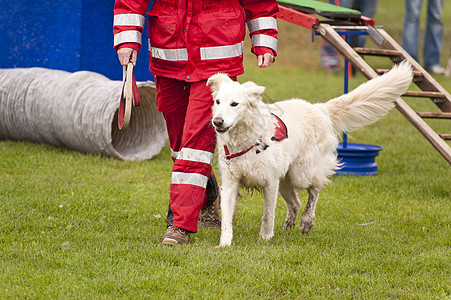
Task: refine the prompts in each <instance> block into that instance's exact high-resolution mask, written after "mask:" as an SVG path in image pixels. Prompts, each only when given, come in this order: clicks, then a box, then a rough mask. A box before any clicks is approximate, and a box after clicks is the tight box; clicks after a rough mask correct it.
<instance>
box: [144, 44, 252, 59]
mask: <svg viewBox="0 0 451 300" xmlns="http://www.w3.org/2000/svg"><path fill="white" fill-rule="evenodd" d="M243 48H244V42H240V43H237V44H235V45H229V46H218V47H203V48H200V59H201V60H209V59H222V58H231V57H237V56H240V55H242V54H243ZM149 49H150V50H149V51H150V52H151V54H152V57H153V58H159V59H162V60H167V61H187V60H188V51H187V49H186V48H178V49H163V48H156V47H152V46H150V42H149Z"/></svg>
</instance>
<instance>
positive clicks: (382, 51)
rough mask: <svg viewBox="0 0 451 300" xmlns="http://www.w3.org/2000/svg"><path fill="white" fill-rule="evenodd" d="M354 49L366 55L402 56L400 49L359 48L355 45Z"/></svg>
mask: <svg viewBox="0 0 451 300" xmlns="http://www.w3.org/2000/svg"><path fill="white" fill-rule="evenodd" d="M354 51H355V52H357V53H359V54H364V55H374V56H402V53H401V52H400V51H396V50H389V49H371V48H359V47H355V48H354Z"/></svg>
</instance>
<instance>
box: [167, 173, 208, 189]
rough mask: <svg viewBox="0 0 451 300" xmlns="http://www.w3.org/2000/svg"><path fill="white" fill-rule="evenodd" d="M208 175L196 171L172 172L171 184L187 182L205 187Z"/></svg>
mask: <svg viewBox="0 0 451 300" xmlns="http://www.w3.org/2000/svg"><path fill="white" fill-rule="evenodd" d="M207 182H208V177H206V176H204V175H201V174H197V173H182V172H172V179H171V184H188V185H194V186H199V187H201V188H206V187H207Z"/></svg>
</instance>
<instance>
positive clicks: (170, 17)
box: [147, 11, 180, 48]
mask: <svg viewBox="0 0 451 300" xmlns="http://www.w3.org/2000/svg"><path fill="white" fill-rule="evenodd" d="M147 15H148V16H149V40H150V45H151V46H152V47H158V48H173V47H174V46H175V45H176V44H177V41H178V40H179V31H180V28H179V27H180V25H179V24H178V16H177V15H176V14H167V13H166V14H165V13H162V12H159V11H150V12H148V13H147Z"/></svg>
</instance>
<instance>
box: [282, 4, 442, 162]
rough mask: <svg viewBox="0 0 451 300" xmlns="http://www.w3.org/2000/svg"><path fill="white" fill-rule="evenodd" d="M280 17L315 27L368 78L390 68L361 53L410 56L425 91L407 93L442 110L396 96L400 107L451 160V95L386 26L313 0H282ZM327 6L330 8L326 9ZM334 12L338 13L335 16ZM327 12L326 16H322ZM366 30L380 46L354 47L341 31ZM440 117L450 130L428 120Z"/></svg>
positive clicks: (394, 59)
mask: <svg viewBox="0 0 451 300" xmlns="http://www.w3.org/2000/svg"><path fill="white" fill-rule="evenodd" d="M279 9H280V13H279V15H278V18H279V19H282V20H285V21H288V22H291V23H294V24H296V25H300V26H303V27H305V28H308V29H311V30H314V31H315V32H316V33H317V34H319V35H320V36H321V37H322V38H324V39H325V40H326V41H327V42H328V43H329V44H330V45H332V46H333V47H334V48H335V49H336V50H337V51H338V52H340V53H341V54H342V55H343V56H344V57H345V58H346V59H347V60H348V61H349V62H350V63H351V64H352V65H353V66H354V67H355V68H356V69H357V70H359V71H360V72H362V74H363V75H364V76H365V77H366V78H367V79H372V78H375V77H377V76H378V75H380V74H383V73H384V72H386V71H388V70H381V69H373V68H372V67H371V66H370V65H369V64H368V63H367V62H366V61H365V60H364V58H362V56H361V55H366V56H369V55H376V56H382V57H387V58H388V59H390V60H391V61H392V62H393V63H398V62H400V61H403V60H408V61H409V62H410V63H411V65H412V67H413V69H414V75H415V77H414V80H413V82H414V83H415V84H416V85H417V86H418V87H419V89H420V90H421V91H407V92H406V93H405V94H404V95H403V97H404V96H405V97H421V98H429V99H430V100H431V101H432V102H433V103H434V104H435V105H436V106H437V107H438V108H439V109H440V111H441V112H415V111H414V110H413V109H412V108H411V107H410V106H409V105H408V103H407V102H406V101H404V100H403V99H402V98H398V99H397V100H396V108H397V109H398V110H399V111H400V112H401V114H403V115H404V117H406V118H407V120H409V121H410V123H412V125H413V126H415V128H416V129H417V130H418V131H419V132H420V133H421V134H422V135H423V136H424V137H425V138H426V139H427V140H428V141H429V142H430V143H431V144H432V145H433V146H434V147H435V149H437V151H438V152H439V153H440V154H441V155H442V156H443V157H444V158H445V159H446V160H447V161H448V163H449V164H451V147H450V145H449V144H448V143H447V141H451V122H450V120H451V95H450V94H449V93H448V92H447V91H446V90H445V89H444V88H443V87H442V86H441V85H440V84H439V83H438V82H437V81H436V80H435V79H434V78H433V77H432V76H431V75H430V74H429V73H428V72H426V71H425V70H424V69H423V67H421V65H420V64H418V62H417V61H415V60H414V59H413V58H412V57H411V56H410V55H409V54H408V53H407V52H406V51H405V50H404V49H403V48H402V47H401V46H400V45H399V44H398V43H397V42H396V41H395V40H394V39H393V38H392V37H391V36H390V35H389V34H388V33H387V32H386V31H385V30H384V29H382V28H375V27H373V26H374V21H373V20H371V19H368V18H364V17H361V19H360V20H357V21H356V11H354V10H349V12H348V13H349V14H350V17H346V16H345V14H346V9H344V8H340V10H338V11H337V9H336V6H334V5H326V6H325V3H323V2H317V1H313V0H283V1H279ZM325 10H330V11H329V12H325ZM334 14H336V15H337V18H335V16H334ZM324 16H326V17H327V19H326V20H321V17H324ZM353 30H358V31H365V32H366V33H367V34H368V35H369V36H370V37H371V38H372V40H373V41H374V43H375V44H376V45H377V46H378V48H376V49H368V48H352V47H351V46H350V45H349V44H348V43H346V41H345V40H344V39H343V37H342V36H341V35H340V32H344V31H353ZM430 118H434V119H440V120H442V121H443V122H449V123H450V126H449V130H450V132H449V133H437V132H435V131H434V130H433V129H432V128H431V127H430V126H429V125H428V123H426V121H425V119H430Z"/></svg>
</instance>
